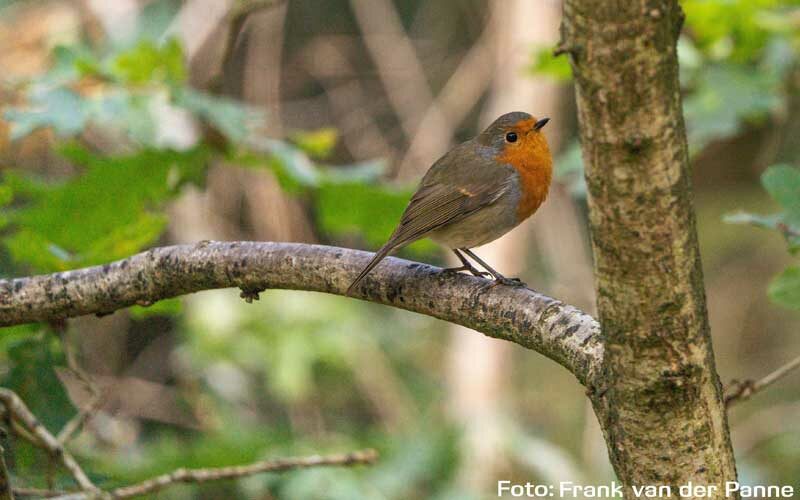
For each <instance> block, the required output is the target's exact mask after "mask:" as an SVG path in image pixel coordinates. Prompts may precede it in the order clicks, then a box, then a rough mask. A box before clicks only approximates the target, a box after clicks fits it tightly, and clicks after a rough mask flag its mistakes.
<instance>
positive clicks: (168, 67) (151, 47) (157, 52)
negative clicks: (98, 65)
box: [109, 38, 186, 85]
mask: <svg viewBox="0 0 800 500" xmlns="http://www.w3.org/2000/svg"><path fill="white" fill-rule="evenodd" d="M109 70H110V73H111V75H112V76H114V77H115V78H117V79H119V80H120V81H122V82H124V83H131V84H136V85H142V84H146V83H157V82H166V83H171V84H178V83H183V82H184V81H185V80H186V64H185V62H184V59H183V48H182V47H181V44H180V42H178V40H177V39H175V38H171V39H169V40H168V41H167V42H166V43H163V44H161V45H157V44H156V43H155V42H153V41H152V40H142V41H140V42H139V43H138V44H136V45H135V46H134V47H133V48H132V49H130V50H126V51H124V52H121V53H119V54H117V56H116V57H115V58H114V59H113V60H112V61H111V63H110V65H109Z"/></svg>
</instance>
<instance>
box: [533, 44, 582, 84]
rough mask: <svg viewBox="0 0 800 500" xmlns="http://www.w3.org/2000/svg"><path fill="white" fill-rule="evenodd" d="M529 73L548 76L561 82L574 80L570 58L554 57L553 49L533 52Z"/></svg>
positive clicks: (541, 48) (540, 48) (538, 49)
mask: <svg viewBox="0 0 800 500" xmlns="http://www.w3.org/2000/svg"><path fill="white" fill-rule="evenodd" d="M528 69H529V71H531V72H532V73H534V74H537V75H543V76H548V77H550V78H553V79H554V80H556V81H559V82H565V81H569V80H571V79H572V68H571V67H570V65H569V58H567V57H566V56H564V55H561V56H554V55H553V47H539V48H537V49H536V50H535V51H534V52H533V56H532V62H531V65H530V66H529V67H528Z"/></svg>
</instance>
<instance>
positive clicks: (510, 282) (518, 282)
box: [461, 248, 526, 286]
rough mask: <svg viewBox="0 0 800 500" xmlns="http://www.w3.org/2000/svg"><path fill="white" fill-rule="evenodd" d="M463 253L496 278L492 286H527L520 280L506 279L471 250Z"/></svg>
mask: <svg viewBox="0 0 800 500" xmlns="http://www.w3.org/2000/svg"><path fill="white" fill-rule="evenodd" d="M461 251H462V252H464V253H465V254H467V255H468V256H469V258H471V259H472V260H474V261H475V262H477V263H478V264H480V265H481V266H482V267H483V268H484V269H486V270H487V271H489V274H491V275H492V276H493V277H494V283H493V284H492V286H497V285H506V286H526V285H525V283H524V282H523V281H522V280H521V279H519V278H506V277H505V276H503V275H502V274H500V273H498V272H497V271H495V270H494V269H492V267H491V266H489V264H487V263H486V262H484V261H483V260H482V259H481V258H480V257H478V256H477V255H475V254H474V253H472V251H471V250H470V249H469V248H462V249H461Z"/></svg>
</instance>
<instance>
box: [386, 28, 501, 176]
mask: <svg viewBox="0 0 800 500" xmlns="http://www.w3.org/2000/svg"><path fill="white" fill-rule="evenodd" d="M493 26H494V23H492V22H491V21H489V22H488V23H487V25H486V28H484V31H483V34H482V35H481V36H480V38H478V40H477V41H476V42H475V43H474V44H473V45H472V47H471V48H470V49H469V51H468V52H467V54H466V55H465V56H464V57H463V58H462V59H461V62H460V63H459V65H458V67H457V68H456V70H455V71H454V72H453V73H452V75H451V76H450V78H449V79H448V80H447V82H446V83H445V85H444V87H442V90H441V91H440V92H439V94H438V95H437V96H436V100H435V101H434V104H433V105H432V106H430V107H429V108H428V109H427V111H426V112H425V114H424V115H423V117H422V120H421V121H420V124H419V127H417V130H416V132H415V134H414V136H413V137H412V138H411V141H410V145H409V147H408V151H407V152H406V155H405V156H404V157H403V160H402V161H401V162H400V167H399V169H398V170H399V171H400V172H404V173H405V172H413V171H421V169H424V168H427V166H428V165H429V164H430V163H432V162H433V161H434V160H436V158H437V157H438V156H440V155H442V154H444V153H445V152H446V151H447V148H448V147H449V146H450V143H451V142H452V141H453V138H454V134H455V130H456V129H457V128H458V126H459V125H460V124H461V123H462V122H463V121H464V119H465V118H466V117H467V116H468V115H469V112H470V110H472V108H474V107H475V105H476V104H477V103H478V101H479V100H480V98H481V96H483V94H484V93H485V92H486V90H487V89H488V88H489V85H491V83H492V79H493V77H494V71H495V64H494V63H495V62H496V61H495V58H494V57H492V43H493V41H494V37H495V33H494V28H493ZM442 114H443V115H444V116H445V118H446V120H447V123H449V124H450V128H449V130H448V131H447V132H448V133H446V134H445V133H441V131H437V130H436V129H437V127H438V126H439V116H440V115H442ZM426 155H428V156H426Z"/></svg>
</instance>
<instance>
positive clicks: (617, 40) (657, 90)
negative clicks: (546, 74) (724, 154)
mask: <svg viewBox="0 0 800 500" xmlns="http://www.w3.org/2000/svg"><path fill="white" fill-rule="evenodd" d="M682 21H683V13H682V11H681V9H680V7H679V5H678V2H677V1H676V0H646V1H645V0H641V1H633V2H632V1H629V0H566V1H565V5H564V20H563V25H562V36H563V40H562V44H563V46H562V48H563V49H564V50H565V51H567V52H568V53H569V54H570V56H571V60H572V66H573V69H574V73H575V83H576V93H577V103H578V116H579V121H580V130H581V141H582V147H583V157H584V160H585V163H586V180H587V184H588V188H589V211H590V225H591V233H592V245H593V249H594V258H595V274H596V290H597V309H598V314H599V319H600V323H601V325H602V328H603V333H604V336H605V341H606V351H605V352H606V356H605V360H604V373H603V382H602V386H601V387H595V388H593V389H594V392H593V394H592V400H593V404H594V406H595V411H596V413H597V415H598V418H599V420H600V424H601V426H602V427H603V430H604V434H605V437H606V442H607V443H608V446H609V454H610V457H611V461H612V464H613V465H614V468H615V470H616V472H617V475H618V476H619V478H620V480H621V481H622V482H623V483H624V484H625V485H626V486H631V485H651V484H663V485H671V486H672V495H673V497H675V498H678V487H679V486H680V485H683V484H686V483H688V482H689V481H692V482H693V483H694V484H701V485H717V487H718V488H721V489H718V490H717V494H716V495H715V496H714V495H712V496H710V497H709V498H723V497H724V493H725V492H724V483H725V482H726V481H735V480H736V466H735V462H734V458H733V452H732V449H731V443H730V436H729V433H728V425H727V419H726V414H725V408H724V405H723V403H722V399H721V387H720V383H719V378H718V376H717V373H716V369H715V366H714V356H713V352H712V348H711V340H710V336H709V326H708V315H707V313H706V303H705V292H704V289H703V276H702V270H701V266H700V254H699V248H698V243H697V234H696V228H695V216H694V211H693V208H692V201H691V186H690V178H689V166H688V155H687V145H686V134H685V128H684V123H683V117H682V112H681V99H680V89H679V84H678V60H677V53H676V41H677V38H678V34H679V32H680V29H681V24H682ZM626 490H627V495H628V496H629V497H631V498H632V497H635V495H634V494H633V491H632V490H630V489H626Z"/></svg>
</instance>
